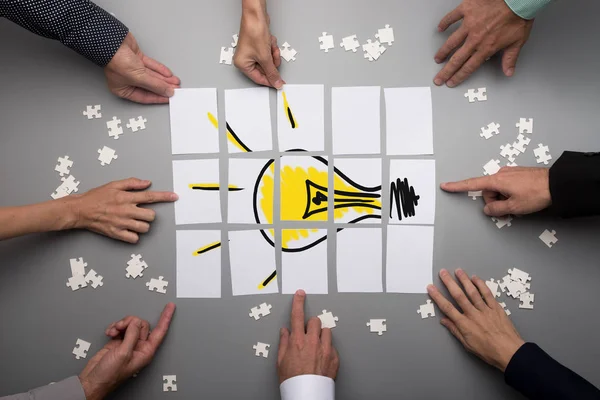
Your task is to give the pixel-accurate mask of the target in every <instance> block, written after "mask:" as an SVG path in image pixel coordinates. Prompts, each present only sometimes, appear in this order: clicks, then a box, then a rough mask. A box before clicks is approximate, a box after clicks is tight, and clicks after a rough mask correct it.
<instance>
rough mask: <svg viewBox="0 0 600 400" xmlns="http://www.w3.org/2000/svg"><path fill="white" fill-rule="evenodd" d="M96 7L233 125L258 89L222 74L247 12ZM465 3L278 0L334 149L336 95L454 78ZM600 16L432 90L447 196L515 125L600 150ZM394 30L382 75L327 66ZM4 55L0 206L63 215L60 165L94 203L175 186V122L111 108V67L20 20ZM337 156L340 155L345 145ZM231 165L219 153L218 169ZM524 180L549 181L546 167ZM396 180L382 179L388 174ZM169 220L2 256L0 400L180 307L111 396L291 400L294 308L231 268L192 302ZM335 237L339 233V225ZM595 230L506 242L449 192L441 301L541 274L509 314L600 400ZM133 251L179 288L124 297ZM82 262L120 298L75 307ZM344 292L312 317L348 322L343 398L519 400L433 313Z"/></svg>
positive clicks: (107, 0)
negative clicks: (257, 351)
mask: <svg viewBox="0 0 600 400" xmlns="http://www.w3.org/2000/svg"><path fill="white" fill-rule="evenodd" d="M98 3H99V4H100V5H101V6H103V7H105V8H106V9H108V10H109V11H111V12H113V13H115V14H116V15H117V16H118V17H119V18H120V19H121V20H122V21H123V22H125V23H126V24H127V25H128V26H129V27H130V29H131V31H132V32H134V33H135V35H136V36H137V38H138V41H139V42H140V44H141V46H142V48H143V49H144V51H145V52H146V53H147V54H149V55H151V56H153V57H155V58H157V59H159V60H161V61H163V62H164V63H165V64H167V65H168V66H169V67H171V68H172V69H173V71H175V73H176V74H177V75H179V76H180V77H181V78H182V82H183V86H184V87H188V88H193V87H218V88H219V97H220V99H219V105H220V109H219V114H220V116H221V118H222V117H223V115H224V109H223V101H222V90H223V89H227V88H239V87H249V86H251V84H250V82H249V81H247V80H246V79H245V78H244V77H243V76H241V74H239V73H238V72H237V71H236V70H235V68H233V67H227V66H223V65H219V63H218V62H217V61H218V59H217V57H218V51H219V48H220V47H221V46H224V45H227V43H229V41H230V36H231V34H233V33H234V32H237V29H238V24H239V17H240V6H239V3H240V2H239V1H238V0H222V1H218V2H216V1H208V0H201V1H183V0H181V1H174V2H166V1H158V0H154V1H150V0H148V1H141V0H130V1H127V2H122V1H117V0H101V1H98ZM457 3H458V2H457V1H442V0H430V1H420V2H410V1H395V0H394V1H392V0H386V1H379V2H365V1H358V0H353V1H342V0H331V1H326V2H321V1H316V0H307V1H286V2H275V1H273V2H271V4H270V7H269V8H270V14H271V19H272V31H273V33H274V34H275V35H277V36H278V37H279V39H280V43H281V42H283V41H288V42H290V43H291V44H292V45H293V47H295V48H296V49H297V50H298V52H299V54H298V60H297V61H296V62H294V63H290V64H287V63H285V62H284V65H283V66H282V67H281V72H282V74H283V77H284V78H285V79H286V80H287V81H288V82H290V83H323V84H325V85H326V89H327V90H326V93H327V94H326V114H325V115H326V130H327V132H328V133H330V117H329V116H328V115H329V113H330V106H329V101H330V90H329V89H330V88H331V87H334V86H361V85H381V86H382V87H407V86H430V85H431V81H432V78H433V76H434V75H435V73H436V72H437V71H438V68H439V67H438V66H437V65H436V64H435V63H434V62H433V55H434V53H435V51H436V50H437V49H438V47H439V46H440V45H441V44H442V43H443V42H444V39H445V38H446V37H447V34H439V33H437V32H436V26H437V23H438V21H439V19H440V18H441V17H442V16H443V15H445V13H446V12H448V11H450V10H451V9H452V7H454V6H456V5H457ZM599 13H600V3H598V2H591V1H583V0H580V1H575V0H572V1H569V2H567V1H564V2H557V3H556V4H554V5H553V6H551V7H550V8H548V9H547V10H545V11H544V12H543V13H542V14H541V15H540V16H539V17H538V20H537V21H536V23H535V27H534V30H533V34H532V36H531V39H530V41H529V43H528V44H527V46H526V48H525V49H524V51H523V52H522V55H521V58H520V60H519V64H518V67H517V73H516V75H515V76H514V77H513V78H512V79H507V78H505V77H504V76H503V75H502V73H501V69H500V67H499V59H498V58H493V59H492V60H490V61H489V62H488V63H487V64H486V65H485V66H484V67H483V68H482V69H480V70H479V71H478V72H477V73H476V74H475V75H474V76H473V77H472V78H471V79H470V80H469V81H468V83H466V84H465V85H462V86H461V87H460V88H458V89H448V88H435V87H434V88H433V105H434V142H435V156H434V158H435V160H436V161H437V180H438V183H439V182H443V181H448V180H454V179H459V178H464V177H468V176H474V175H479V174H481V166H482V165H483V164H484V163H485V162H486V161H487V160H489V159H490V158H491V157H493V156H497V155H498V152H499V146H500V145H501V144H503V143H506V142H508V141H512V140H514V139H513V137H515V136H516V134H515V133H514V132H516V131H515V130H512V129H511V126H513V124H514V123H515V122H516V121H517V120H518V118H519V117H534V118H535V133H534V137H535V138H534V141H533V142H532V144H533V145H537V143H540V142H541V143H544V144H547V145H549V146H550V149H551V152H552V154H553V156H554V158H555V159H556V158H557V157H558V156H559V155H560V153H561V152H562V151H563V150H567V149H571V150H598V149H599V148H600V138H599V137H598V129H597V125H598V124H597V118H598V115H597V112H598V111H597V110H598V105H599V104H600V79H598V77H597V71H598V70H599V69H600V68H599V67H600V56H599V55H598V52H597V51H596V50H597V43H596V42H597V40H596V39H597V37H598V34H597V30H596V27H597V23H596V22H597V21H596V16H597V15H598V14H599ZM385 24H391V25H392V26H393V27H394V28H395V33H396V42H395V43H394V45H393V47H391V48H390V49H388V51H387V52H386V53H385V54H384V55H383V56H382V58H381V59H380V60H379V61H378V62H375V63H369V62H368V61H366V60H364V59H362V57H361V56H360V54H353V53H345V52H343V51H341V49H339V48H336V49H335V50H334V51H332V52H330V53H329V54H325V53H323V52H320V51H319V47H318V43H317V37H318V36H320V34H321V32H323V31H327V32H330V33H333V34H334V36H335V38H336V42H339V40H340V39H341V37H342V36H346V35H349V34H353V33H356V34H357V35H358V36H359V38H361V39H362V40H363V41H364V40H365V39H366V38H368V37H372V36H373V35H374V34H375V33H376V31H377V29H378V28H380V27H383V25H385ZM0 37H1V38H2V39H1V40H0V54H2V55H1V61H0V87H1V88H2V89H1V92H2V96H0V104H1V106H0V121H1V128H0V170H1V171H2V173H1V174H0V188H1V189H0V193H1V196H0V205H1V206H8V205H17V204H26V203H34V202H39V201H44V200H48V199H49V194H50V193H51V192H52V191H53V190H54V189H55V187H56V186H58V183H59V181H58V177H57V175H56V173H55V172H54V171H53V166H54V164H55V162H56V158H57V157H58V156H62V155H64V154H69V155H70V156H71V158H72V159H73V160H74V161H75V166H74V168H73V171H72V172H73V174H74V175H75V176H76V177H77V178H78V179H79V180H80V181H81V185H80V190H81V191H86V190H89V189H91V188H93V187H96V186H98V185H101V184H104V183H106V182H109V181H111V180H115V179H121V178H125V177H129V176H138V177H141V178H146V179H151V180H152V181H153V182H154V184H153V188H154V189H164V190H168V189H171V188H172V175H171V173H172V172H171V160H172V159H173V157H172V156H171V154H170V150H169V149H170V138H169V113H168V107H167V106H146V107H145V106H141V105H137V104H133V103H129V102H126V101H122V100H119V99H117V98H115V97H113V96H112V95H110V94H109V93H108V91H107V90H105V83H104V78H103V75H102V73H101V71H100V69H98V68H97V67H95V66H94V65H92V64H91V63H90V62H88V61H87V60H85V59H84V58H82V57H80V56H78V55H77V54H75V53H73V52H72V51H70V50H69V49H67V48H64V47H62V46H61V45H60V44H59V43H56V42H52V41H49V40H46V39H43V38H40V37H36V36H35V35H33V34H31V33H29V32H27V31H25V30H23V29H21V28H19V27H17V26H16V25H13V24H12V23H10V22H8V21H5V20H0ZM481 86H487V88H488V92H489V100H488V101H487V102H486V103H478V104H469V103H468V102H467V101H466V100H465V99H464V98H463V92H464V91H465V90H466V89H467V88H470V87H475V88H476V87H481ZM272 99H273V101H274V99H275V97H274V94H273V97H272ZM86 104H102V112H103V114H104V115H103V119H102V120H93V121H88V120H87V119H85V118H83V117H82V115H81V111H82V109H84V108H85V105H86ZM273 104H274V103H273V102H272V105H273ZM273 113H274V107H273ZM139 114H142V115H144V116H145V117H146V118H147V119H148V128H147V129H146V130H145V131H144V132H143V133H138V134H126V135H125V136H123V137H121V138H120V140H119V141H118V142H115V141H113V140H112V139H111V138H109V137H108V136H107V135H106V127H105V125H104V121H105V120H106V118H110V117H111V116H112V115H116V116H119V117H120V118H121V119H124V118H129V117H133V116H137V115H139ZM492 120H493V121H496V122H499V123H500V124H501V125H502V126H503V127H506V129H504V131H503V133H502V134H501V135H500V136H499V137H495V138H494V139H492V140H489V141H485V140H482V139H480V138H479V136H478V131H479V128H480V127H481V126H484V125H485V124H487V123H489V122H490V121H492ZM273 126H274V127H275V124H274V125H273ZM384 128H385V125H383V127H382V132H385V130H384ZM103 145H113V146H114V147H115V149H117V151H118V154H119V159H118V162H115V163H114V164H113V165H111V166H109V167H105V168H103V167H101V166H100V165H99V163H98V161H97V160H96V157H97V155H96V149H98V148H100V147H101V146H103ZM222 145H224V143H222ZM222 148H224V146H222ZM327 149H328V152H329V153H328V154H331V153H330V151H331V141H330V139H329V140H328V142H327ZM226 158H227V157H226V155H224V154H223V155H222V162H221V167H222V168H226ZM519 164H521V165H535V160H534V157H533V154H532V151H531V150H530V151H528V152H527V154H526V155H523V156H521V157H520V158H519ZM387 165H388V164H387V161H385V163H384V171H385V166H387ZM574 195H585V193H577V194H574ZM155 209H156V210H157V212H158V218H157V220H156V222H155V223H154V224H153V225H152V229H151V232H150V233H149V234H147V235H145V236H144V237H143V238H142V240H141V242H140V243H139V244H138V245H136V246H131V245H127V244H124V243H118V242H116V241H113V240H110V239H106V238H104V237H100V236H98V235H95V234H92V233H88V232H81V231H79V232H66V233H59V234H44V235H34V236H29V237H23V238H19V239H14V240H10V241H6V242H3V243H1V244H0V259H1V260H2V267H1V268H0V318H1V321H2V322H1V323H0V337H1V338H2V340H1V341H0V354H1V358H0V359H1V361H0V376H1V377H2V378H0V395H5V394H9V393H14V392H19V391H25V390H27V389H28V388H32V387H35V386H38V385H43V384H46V383H48V382H50V381H57V380H60V379H62V378H65V377H67V376H70V375H74V374H77V373H79V372H80V371H81V369H82V368H83V366H84V365H85V360H79V361H77V360H75V359H74V357H73V356H72V355H71V350H72V348H73V346H74V343H75V340H76V338H78V337H80V338H86V339H87V340H89V341H91V342H92V348H91V349H90V353H95V352H96V351H97V350H98V349H99V348H100V347H101V346H102V345H103V344H104V342H105V338H104V337H103V331H104V328H105V326H106V325H107V324H108V323H110V322H111V321H113V320H117V319H119V318H121V317H123V316H125V315H128V314H134V315H139V316H141V317H143V318H146V319H149V320H150V321H151V322H153V323H154V322H156V320H157V317H158V314H159V312H160V310H161V309H162V307H163V306H164V304H165V303H166V302H167V301H175V302H176V303H177V306H178V309H177V312H176V316H175V318H174V321H173V324H172V327H171V331H170V333H169V335H168V337H167V339H166V341H165V343H164V345H163V347H162V349H161V350H160V351H159V353H158V354H157V356H156V359H155V360H154V362H153V363H152V364H151V365H150V366H149V367H148V368H147V369H145V370H144V371H143V372H142V373H141V374H140V375H139V376H138V377H137V378H136V379H134V380H131V381H130V382H128V383H127V384H125V385H124V386H123V387H122V388H121V389H120V390H119V391H117V392H116V393H115V394H114V397H113V398H118V399H125V398H146V399H158V398H165V397H169V398H186V399H190V398H203V399H217V398H218V399H220V398H264V399H273V398H277V397H278V385H277V376H276V372H275V371H276V369H275V362H276V361H275V360H276V347H277V342H278V329H279V327H280V326H282V325H284V324H286V323H287V319H288V312H289V308H290V301H291V296H289V295H268V296H265V297H256V296H253V297H246V296H245V297H235V298H234V297H232V296H231V284H230V280H229V268H228V264H227V262H228V258H227V257H224V259H223V263H224V264H223V282H222V287H223V298H221V299H214V300H200V299H196V300H194V299H186V300H178V299H176V296H175V290H174V289H175V287H174V285H175V225H174V210H173V206H172V205H158V206H156V207H155ZM326 226H327V227H328V228H329V229H330V233H332V232H333V231H334V225H333V224H328V225H326ZM213 227H214V226H213ZM218 227H219V228H221V229H223V230H224V231H225V230H226V229H227V227H226V226H224V225H223V226H218ZM192 228H194V227H192ZM546 228H550V229H555V230H556V231H557V236H558V238H559V242H558V244H557V245H556V246H555V247H554V248H552V249H548V248H546V247H545V246H544V245H543V243H542V242H541V241H540V240H539V239H538V235H539V234H540V233H541V232H542V231H543V230H544V229H546ZM599 228H600V224H599V223H598V220H597V219H577V220H559V219H555V218H552V217H551V216H548V215H544V214H540V215H536V216H531V217H526V218H520V219H517V220H515V221H514V223H513V226H512V227H510V228H505V229H503V230H498V229H496V227H495V226H494V225H493V224H492V223H491V222H490V220H489V218H486V217H485V216H484V215H483V214H482V212H481V204H478V203H475V202H473V201H471V200H469V199H468V198H466V196H458V195H454V196H453V195H448V194H444V193H441V192H438V199H437V210H436V224H435V254H434V274H435V275H436V277H435V278H434V281H435V282H438V283H439V279H438V278H437V272H438V271H439V270H440V269H441V268H455V267H463V268H465V269H466V270H467V271H468V272H470V273H476V274H478V275H480V276H482V277H486V278H488V277H496V278H501V277H502V276H503V275H504V274H505V273H506V270H507V269H508V268H510V267H512V266H517V267H519V268H522V269H524V270H526V271H529V272H530V273H531V274H532V276H533V287H532V291H533V292H535V294H536V302H535V310H533V311H525V310H519V309H518V308H517V304H518V303H517V301H514V300H511V299H509V300H507V303H508V306H509V308H510V309H512V310H513V315H512V320H513V321H514V323H515V325H516V326H517V328H518V330H519V331H520V332H521V334H522V335H523V337H524V338H525V339H526V340H529V341H535V342H536V343H538V344H539V345H540V346H542V347H543V348H544V349H545V350H547V351H548V352H549V353H551V354H552V355H553V356H555V357H556V358H557V359H558V360H560V361H561V362H564V363H565V364H566V365H568V366H569V367H572V368H573V369H574V370H576V371H577V372H578V373H580V374H581V375H583V376H584V377H585V378H587V379H589V380H591V382H592V383H594V384H596V385H600V374H599V373H598V367H597V359H598V358H599V357H600V347H599V346H598V342H597V337H598V335H597V331H598V327H599V326H600V325H599V324H600V323H599V322H598V319H597V318H595V316H596V314H597V309H596V304H597V303H598V301H600V294H599V293H600V292H599V291H598V290H597V287H598V284H599V283H600V268H598V260H599V259H600V247H598V245H597V243H598V237H599V236H598V235H599V233H600V229H599ZM333 243H334V242H333V239H332V240H331V243H330V245H329V257H330V262H331V265H335V264H333V262H334V261H335V250H334V249H335V246H333V245H332V244H333ZM226 249H227V247H226V246H225V248H224V254H226V251H225V250H226ZM133 252H136V253H142V254H143V256H144V259H145V260H146V261H147V262H148V263H149V265H150V268H151V270H150V271H152V274H151V275H152V276H154V275H159V274H160V275H163V276H165V279H167V280H168V281H170V282H171V286H170V287H169V288H168V289H169V290H168V293H167V294H166V295H165V296H161V295H157V294H153V293H149V292H148V291H147V288H146V287H145V286H144V280H136V281H131V280H127V279H125V277H124V268H125V263H126V261H127V260H128V259H129V255H130V254H131V253H133ZM71 257H84V259H85V260H86V261H87V262H88V263H89V266H90V267H92V268H94V269H95V270H97V271H98V272H99V273H101V274H102V275H103V276H104V286H103V287H102V288H100V289H98V290H91V289H89V290H80V291H78V292H74V293H73V292H71V291H70V290H69V289H68V288H66V287H65V281H66V278H67V275H68V273H69V267H68V259H69V258H71ZM278 267H280V263H279V265H278ZM329 277H330V282H331V283H330V292H332V293H331V294H329V295H320V296H318V295H314V296H310V297H309V299H308V306H307V310H308V313H309V314H312V315H316V313H318V312H320V310H322V309H324V308H327V309H331V310H334V311H335V313H336V314H337V315H338V316H339V319H340V321H339V325H338V327H337V328H336V329H335V330H334V341H335V345H336V346H337V348H338V350H339V352H340V354H341V367H340V371H339V377H338V381H337V393H338V397H339V398H341V399H362V398H390V397H394V398H407V399H431V398H437V397H441V396H444V397H445V398H452V399H458V398H461V399H475V398H477V399H480V398H485V399H506V398H520V395H518V394H517V393H516V392H514V391H513V390H512V389H511V388H509V387H507V386H506V385H505V384H504V382H503V377H502V375H501V373H499V372H498V371H496V370H494V369H493V368H491V367H488V366H486V365H485V364H484V363H483V362H481V361H480V360H478V359H477V358H476V357H474V356H472V355H469V354H468V353H467V352H465V351H463V349H462V348H461V346H460V345H459V343H458V342H457V341H456V340H454V338H453V337H451V336H450V334H449V333H448V332H447V331H446V330H445V329H444V328H443V327H442V326H440V325H439V323H438V322H439V316H438V317H437V318H435V319H429V320H423V321H422V320H421V319H420V318H419V316H418V315H417V314H416V310H417V308H418V305H419V304H421V303H423V302H424V300H425V298H426V296H425V295H406V294H401V295H393V294H352V295H350V294H337V293H335V269H334V268H333V267H330V271H329ZM259 300H260V301H263V300H268V301H269V302H270V303H271V304H273V313H272V314H271V315H270V316H269V317H267V318H265V319H263V320H261V321H260V322H258V323H257V322H254V321H253V320H252V319H250V318H248V310H249V308H250V307H251V306H253V305H256V304H257V303H258V302H259ZM380 316H381V317H385V318H387V320H388V332H387V333H386V334H385V335H384V336H382V337H378V336H377V335H374V334H370V333H368V331H367V329H366V327H365V326H364V323H365V322H366V321H367V320H368V319H369V318H377V317H380ZM256 341H263V342H267V343H271V344H272V345H273V346H272V350H273V351H272V353H271V355H270V357H269V358H268V359H263V358H257V357H255V356H254V355H253V352H252V344H253V343H255V342H256ZM88 359H89V357H88ZM163 374H176V375H177V377H178V386H179V391H178V392H177V393H170V394H164V393H163V392H162V380H161V378H162V375H163Z"/></svg>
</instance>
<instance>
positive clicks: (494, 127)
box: [479, 122, 500, 140]
mask: <svg viewBox="0 0 600 400" xmlns="http://www.w3.org/2000/svg"><path fill="white" fill-rule="evenodd" d="M499 134H500V124H497V123H495V122H492V123H489V124H488V126H484V127H483V128H481V133H480V134H479V137H482V138H485V140H488V139H490V138H491V137H493V136H494V135H499Z"/></svg>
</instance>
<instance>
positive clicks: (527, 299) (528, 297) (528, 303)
mask: <svg viewBox="0 0 600 400" xmlns="http://www.w3.org/2000/svg"><path fill="white" fill-rule="evenodd" d="M534 297H535V295H534V294H533V293H529V292H526V293H521V295H520V296H519V300H520V301H521V304H519V308H523V309H525V310H533V300H534Z"/></svg>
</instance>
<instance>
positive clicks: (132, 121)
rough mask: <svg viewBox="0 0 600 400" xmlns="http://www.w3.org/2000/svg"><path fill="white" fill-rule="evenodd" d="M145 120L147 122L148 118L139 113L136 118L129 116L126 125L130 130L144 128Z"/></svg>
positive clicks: (134, 130)
mask: <svg viewBox="0 0 600 400" xmlns="http://www.w3.org/2000/svg"><path fill="white" fill-rule="evenodd" d="M146 122H148V120H146V118H144V117H142V116H141V115H140V116H139V117H137V119H136V118H129V123H128V124H127V125H126V126H127V127H128V128H129V129H131V131H132V132H137V131H139V130H144V129H146Z"/></svg>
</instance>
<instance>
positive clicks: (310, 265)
mask: <svg viewBox="0 0 600 400" xmlns="http://www.w3.org/2000/svg"><path fill="white" fill-rule="evenodd" d="M286 231H287V232H286ZM296 231H297V230H296V229H292V230H285V229H284V230H282V232H281V235H282V237H286V236H288V235H290V234H291V235H294V234H296ZM312 231H313V233H315V235H316V236H319V237H325V238H326V237H327V230H326V229H317V230H312ZM315 231H316V232H315ZM301 242H302V244H301V246H303V247H305V250H303V251H300V252H293V253H292V252H286V251H283V252H282V255H281V262H282V271H281V275H282V276H281V286H282V293H283V294H293V293H295V292H296V290H298V289H304V291H305V292H306V293H309V294H327V292H328V290H327V289H328V283H327V240H321V241H316V242H315V241H313V240H311V239H310V238H305V239H303V240H302V241H301ZM298 243H299V244H300V241H298Z"/></svg>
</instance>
